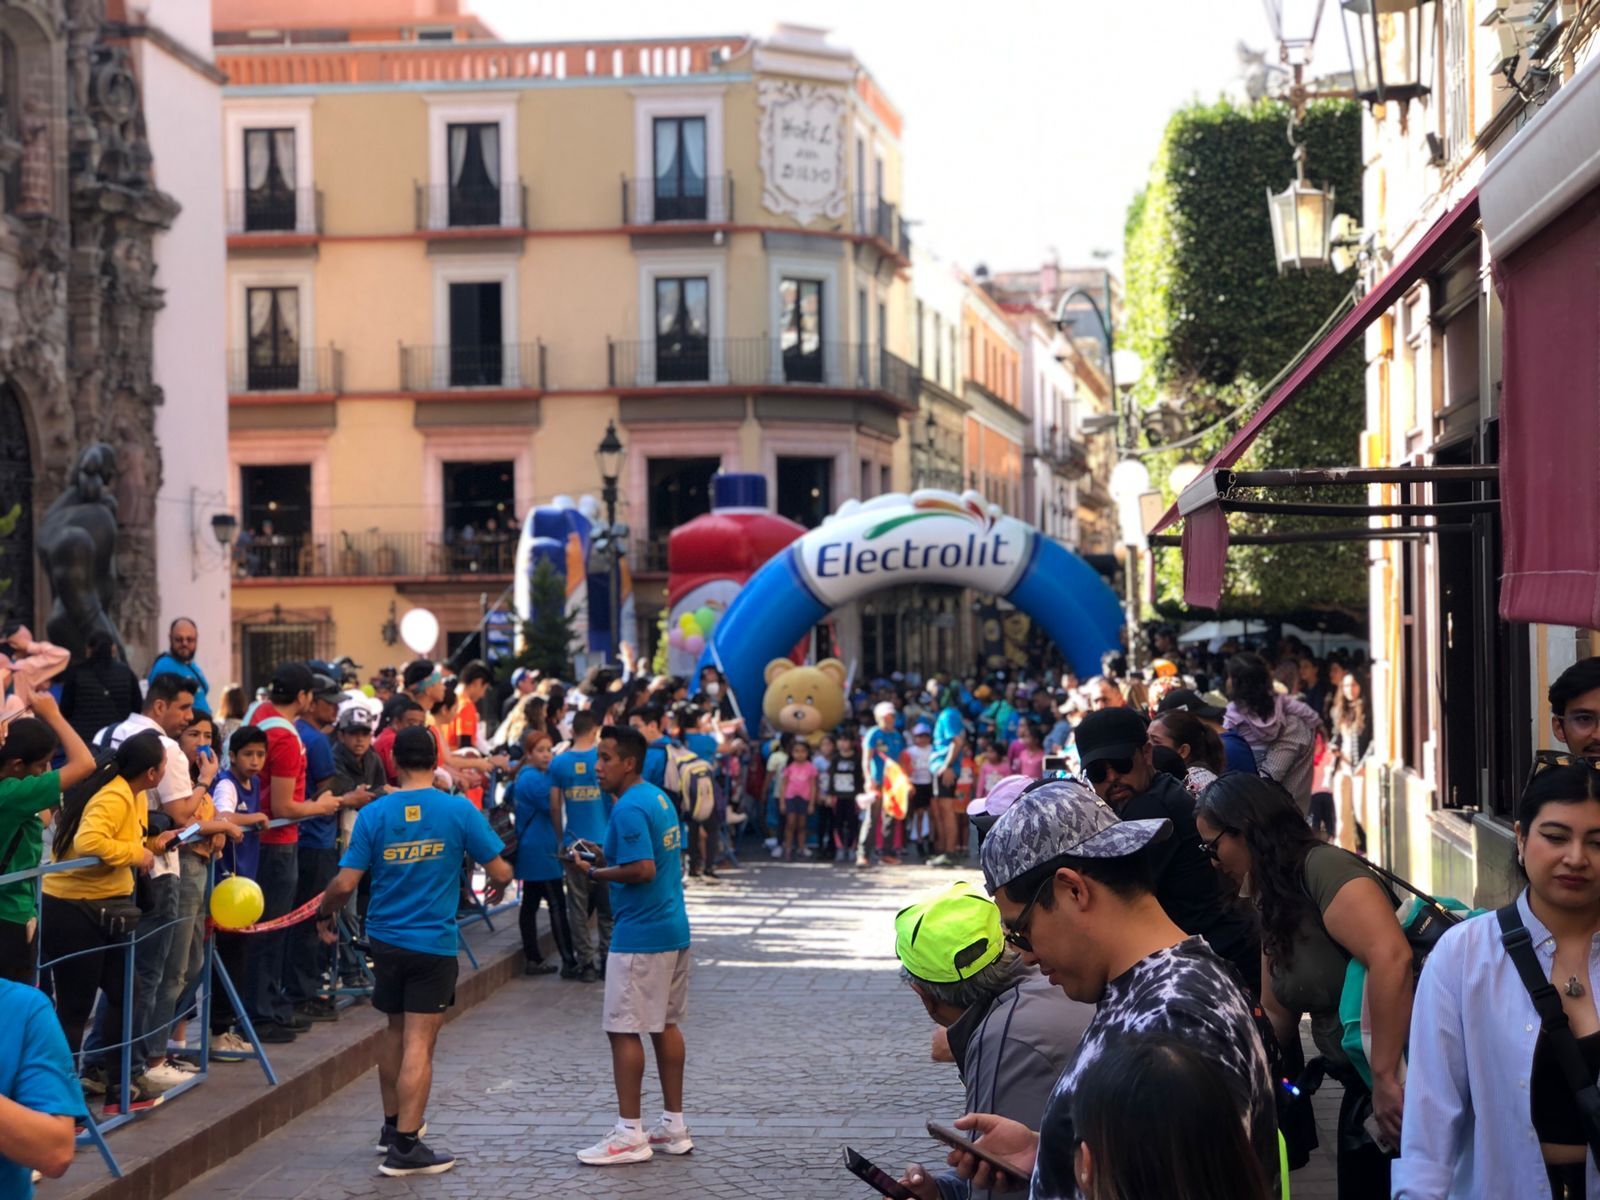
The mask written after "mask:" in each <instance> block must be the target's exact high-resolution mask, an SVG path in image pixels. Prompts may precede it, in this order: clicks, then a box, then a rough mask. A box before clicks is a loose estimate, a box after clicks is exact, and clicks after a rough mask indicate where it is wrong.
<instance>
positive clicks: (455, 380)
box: [400, 342, 546, 392]
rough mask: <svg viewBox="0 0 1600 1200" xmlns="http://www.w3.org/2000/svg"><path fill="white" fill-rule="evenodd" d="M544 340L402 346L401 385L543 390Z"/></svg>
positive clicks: (412, 389) (423, 389) (421, 388)
mask: <svg viewBox="0 0 1600 1200" xmlns="http://www.w3.org/2000/svg"><path fill="white" fill-rule="evenodd" d="M545 361H546V355H545V344H544V343H543V342H531V343H524V344H521V345H507V346H496V345H491V346H401V347H400V386H401V387H402V388H403V389H404V390H405V391H408V392H444V391H449V390H451V389H452V388H456V389H460V388H489V389H497V388H507V389H517V390H523V391H529V390H537V391H543V390H544V386H545Z"/></svg>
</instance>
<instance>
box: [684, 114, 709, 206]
mask: <svg viewBox="0 0 1600 1200" xmlns="http://www.w3.org/2000/svg"><path fill="white" fill-rule="evenodd" d="M683 158H684V171H683V182H684V188H683V190H684V194H685V195H689V196H703V195H704V194H705V187H704V184H705V178H706V123H705V122H704V121H685V122H684V123H683ZM696 183H698V184H700V185H701V186H700V187H698V188H697V187H695V186H694V185H695V184H696Z"/></svg>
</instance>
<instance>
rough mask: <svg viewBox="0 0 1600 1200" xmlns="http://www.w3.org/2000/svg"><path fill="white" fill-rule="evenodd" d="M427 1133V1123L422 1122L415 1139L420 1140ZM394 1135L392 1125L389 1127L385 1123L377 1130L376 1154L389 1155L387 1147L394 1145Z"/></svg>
mask: <svg viewBox="0 0 1600 1200" xmlns="http://www.w3.org/2000/svg"><path fill="white" fill-rule="evenodd" d="M427 1132H428V1123H427V1122H426V1121H424V1122H423V1123H422V1128H421V1129H419V1130H417V1137H418V1138H421V1137H422V1136H423V1135H424V1134H426V1133H427ZM394 1134H395V1128H394V1126H393V1125H389V1124H387V1123H386V1124H384V1125H382V1126H380V1127H379V1129H378V1153H379V1154H387V1153H389V1147H390V1146H392V1145H394Z"/></svg>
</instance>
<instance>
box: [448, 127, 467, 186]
mask: <svg viewBox="0 0 1600 1200" xmlns="http://www.w3.org/2000/svg"><path fill="white" fill-rule="evenodd" d="M466 164H467V127H466V126H465V125H452V126H450V182H451V183H460V182H461V168H462V167H464V166H466Z"/></svg>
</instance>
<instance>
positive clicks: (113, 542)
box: [38, 442, 122, 659]
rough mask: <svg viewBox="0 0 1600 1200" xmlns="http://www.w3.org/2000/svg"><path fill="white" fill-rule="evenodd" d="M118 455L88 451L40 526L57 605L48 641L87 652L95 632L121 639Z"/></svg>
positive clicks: (96, 447) (99, 445) (100, 447)
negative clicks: (116, 610) (116, 605)
mask: <svg viewBox="0 0 1600 1200" xmlns="http://www.w3.org/2000/svg"><path fill="white" fill-rule="evenodd" d="M116 481H117V452H116V451H115V450H113V449H112V448H111V447H110V446H108V445H106V444H105V443H104V442H94V443H92V444H91V445H88V446H85V447H84V448H83V450H82V451H81V452H80V453H79V455H78V459H77V462H76V463H74V464H73V468H72V479H71V482H70V483H69V484H68V485H67V490H66V491H64V492H62V493H61V495H60V496H58V497H57V498H56V501H55V503H54V504H52V505H51V506H50V508H49V510H48V511H46V513H45V514H44V520H43V521H41V522H40V523H39V539H38V544H39V559H40V561H41V562H42V564H43V565H44V571H45V575H46V576H47V577H48V578H49V580H50V590H51V592H52V593H53V594H54V597H55V598H54V601H53V602H52V604H51V606H50V619H49V621H48V622H47V623H46V629H47V631H48V638H49V640H50V641H51V642H54V643H55V644H56V645H57V646H61V647H64V648H65V649H67V650H70V651H71V652H72V657H73V658H74V659H80V658H82V657H83V653H84V640H85V639H86V638H87V637H88V635H89V634H90V633H92V632H94V631H95V630H97V629H100V630H104V631H106V632H107V633H109V634H110V635H111V636H112V637H113V638H115V639H116V641H117V645H118V647H119V648H120V647H121V645H122V637H121V635H120V634H119V633H118V631H117V627H116V624H115V623H114V622H113V621H112V619H111V612H110V608H111V603H112V599H113V597H114V596H115V595H116V588H117V569H116V557H117V500H116V497H115V496H114V495H113V494H112V489H113V487H114V486H115V484H116Z"/></svg>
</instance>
